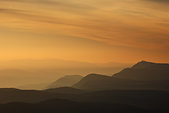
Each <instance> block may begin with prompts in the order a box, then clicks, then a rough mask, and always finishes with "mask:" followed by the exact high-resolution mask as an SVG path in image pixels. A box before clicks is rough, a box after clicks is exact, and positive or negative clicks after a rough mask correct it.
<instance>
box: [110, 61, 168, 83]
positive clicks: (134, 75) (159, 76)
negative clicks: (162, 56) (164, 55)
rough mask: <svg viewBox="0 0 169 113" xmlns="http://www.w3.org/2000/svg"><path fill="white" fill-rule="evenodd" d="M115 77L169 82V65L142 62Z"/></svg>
mask: <svg viewBox="0 0 169 113" xmlns="http://www.w3.org/2000/svg"><path fill="white" fill-rule="evenodd" d="M113 77H117V78H121V79H129V80H139V81H161V80H169V64H162V63H152V62H146V61H141V62H139V63H137V64H135V65H134V66H133V67H131V68H126V69H124V70H122V71H121V72H119V73H116V74H114V75H113Z"/></svg>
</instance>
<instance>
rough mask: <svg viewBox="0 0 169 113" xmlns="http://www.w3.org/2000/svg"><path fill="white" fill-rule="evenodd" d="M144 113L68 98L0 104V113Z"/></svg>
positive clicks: (134, 108)
mask: <svg viewBox="0 0 169 113" xmlns="http://www.w3.org/2000/svg"><path fill="white" fill-rule="evenodd" d="M126 111H129V112H130V113H135V112H137V113H144V112H148V111H149V110H144V109H141V108H138V107H135V106H131V105H124V104H107V103H91V102H90V103H89V102H85V103H82V102H75V101H69V100H60V99H54V100H48V101H43V102H40V103H35V104H27V103H9V104H3V105H0V112H1V113H105V112H106V113H113V112H115V113H124V112H126Z"/></svg>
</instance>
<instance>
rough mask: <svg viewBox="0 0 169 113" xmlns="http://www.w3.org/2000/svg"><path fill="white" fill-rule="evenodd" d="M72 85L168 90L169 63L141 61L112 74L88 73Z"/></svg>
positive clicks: (104, 88)
mask: <svg viewBox="0 0 169 113" xmlns="http://www.w3.org/2000/svg"><path fill="white" fill-rule="evenodd" d="M73 87H74V88H78V89H85V90H112V89H150V90H153V89H154V90H169V64H164V63H152V62H146V61H141V62H138V63H137V64H135V65H134V66H132V67H131V68H126V69H124V70H122V71H120V72H118V73H116V74H114V75H112V76H106V75H100V74H89V75H87V76H85V77H84V78H83V79H81V80H80V81H79V82H78V83H76V84H74V85H73Z"/></svg>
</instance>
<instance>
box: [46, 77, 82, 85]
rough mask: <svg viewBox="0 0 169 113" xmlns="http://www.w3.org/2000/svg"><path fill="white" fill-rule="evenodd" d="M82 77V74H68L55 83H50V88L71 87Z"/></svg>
mask: <svg viewBox="0 0 169 113" xmlns="http://www.w3.org/2000/svg"><path fill="white" fill-rule="evenodd" d="M82 78H83V77H82V76H81V75H67V76H64V77H61V78H59V79H58V80H56V81H55V82H54V83H52V84H51V85H49V86H48V88H59V87H71V86H72V85H74V84H75V83H77V82H79V81H80V80H81V79H82Z"/></svg>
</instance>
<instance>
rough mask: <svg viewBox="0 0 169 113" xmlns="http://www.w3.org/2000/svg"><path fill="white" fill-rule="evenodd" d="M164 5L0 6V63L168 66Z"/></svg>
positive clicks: (49, 1)
mask: <svg viewBox="0 0 169 113" xmlns="http://www.w3.org/2000/svg"><path fill="white" fill-rule="evenodd" d="M168 6H169V2H168V0H78V1H77V0H0V54H1V56H0V58H1V60H11V59H12V60H15V59H55V58H56V59H64V60H74V61H85V62H94V63H98V62H110V61H111V62H127V63H130V62H136V61H138V60H142V59H144V60H151V61H158V62H169V52H168V51H169V32H168V31H169V8H168Z"/></svg>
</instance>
